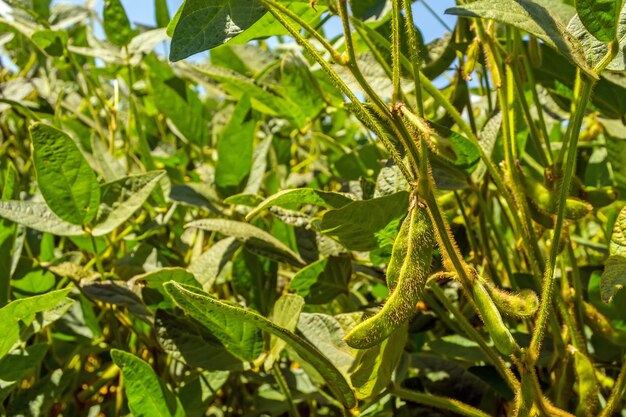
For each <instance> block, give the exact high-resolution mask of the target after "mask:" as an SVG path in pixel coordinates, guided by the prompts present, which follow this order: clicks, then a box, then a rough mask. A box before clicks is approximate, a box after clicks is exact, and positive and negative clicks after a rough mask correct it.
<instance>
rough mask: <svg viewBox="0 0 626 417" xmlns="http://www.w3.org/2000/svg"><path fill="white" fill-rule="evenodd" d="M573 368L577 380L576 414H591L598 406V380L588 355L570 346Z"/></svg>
mask: <svg viewBox="0 0 626 417" xmlns="http://www.w3.org/2000/svg"><path fill="white" fill-rule="evenodd" d="M572 353H573V355H574V369H575V370H576V379H577V380H578V406H577V407H576V415H583V416H589V417H590V416H593V415H595V413H596V410H597V408H598V393H599V390H598V380H597V378H596V371H595V369H594V367H593V363H591V360H590V359H589V357H588V356H587V355H585V354H583V353H582V352H580V351H579V350H576V349H574V348H572Z"/></svg>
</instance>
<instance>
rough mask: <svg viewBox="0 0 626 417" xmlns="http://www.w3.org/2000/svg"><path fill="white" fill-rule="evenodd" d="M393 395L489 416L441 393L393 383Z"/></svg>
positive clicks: (474, 415)
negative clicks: (428, 392)
mask: <svg viewBox="0 0 626 417" xmlns="http://www.w3.org/2000/svg"><path fill="white" fill-rule="evenodd" d="M389 392H390V393H391V395H395V396H396V397H398V398H402V399H403V400H405V401H412V402H415V403H418V404H422V405H426V406H429V407H433V408H439V409H442V410H448V411H452V412H454V413H457V414H460V415H462V416H467V417H489V415H488V414H487V413H484V412H483V411H481V410H479V409H477V408H474V407H472V406H471V405H467V404H465V403H462V402H461V401H458V400H455V399H452V398H447V397H441V396H439V395H433V394H427V393H423V392H417V391H411V390H408V389H405V388H401V387H398V386H396V385H392V386H391V387H389Z"/></svg>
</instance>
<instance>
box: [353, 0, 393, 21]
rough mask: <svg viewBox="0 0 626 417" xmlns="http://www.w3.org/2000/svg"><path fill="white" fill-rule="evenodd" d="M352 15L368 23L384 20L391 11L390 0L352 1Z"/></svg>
mask: <svg viewBox="0 0 626 417" xmlns="http://www.w3.org/2000/svg"><path fill="white" fill-rule="evenodd" d="M350 8H351V9H352V14H353V15H354V16H355V17H357V18H359V19H361V20H363V21H366V22H372V21H373V22H375V21H379V20H381V19H383V18H384V17H385V16H386V15H387V14H388V13H389V12H390V11H391V1H389V0H350Z"/></svg>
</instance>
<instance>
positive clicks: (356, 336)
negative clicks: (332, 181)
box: [344, 204, 435, 349]
mask: <svg viewBox="0 0 626 417" xmlns="http://www.w3.org/2000/svg"><path fill="white" fill-rule="evenodd" d="M405 223H408V226H407V229H408V230H407V231H406V232H407V234H406V237H407V242H406V248H404V243H398V245H396V244H395V243H394V248H393V251H392V253H391V261H390V267H391V265H392V264H393V266H394V269H395V268H398V266H399V268H398V269H397V271H398V272H397V280H395V285H393V290H392V291H391V294H390V295H389V298H387V301H386V302H385V304H384V306H383V307H382V308H381V309H380V311H378V312H377V313H376V314H375V315H373V316H372V317H370V318H368V319H366V320H364V321H363V322H361V323H359V324H358V325H357V326H356V327H354V328H353V329H352V330H351V331H350V332H349V333H348V334H347V335H346V336H345V337H344V341H345V342H346V343H347V344H348V346H350V347H353V348H355V349H368V348H370V347H373V346H376V345H378V344H380V343H381V342H382V341H383V340H385V339H386V338H387V337H389V336H390V335H391V333H393V331H394V330H395V329H397V328H398V327H399V326H401V325H402V324H403V323H405V322H407V321H408V320H410V319H411V317H413V314H414V313H415V311H416V309H415V305H416V304H417V302H418V301H419V300H420V299H421V297H422V292H423V290H424V285H425V284H426V279H427V278H428V273H429V271H430V264H431V261H432V256H433V250H434V246H435V237H434V235H433V226H432V222H431V219H430V216H429V215H428V212H427V210H426V209H425V208H423V207H421V206H420V205H419V204H417V205H415V206H414V207H413V208H412V209H411V212H410V213H409V215H408V216H407V219H405ZM401 248H402V249H401ZM392 284H393V283H392Z"/></svg>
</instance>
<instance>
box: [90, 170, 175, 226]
mask: <svg viewBox="0 0 626 417" xmlns="http://www.w3.org/2000/svg"><path fill="white" fill-rule="evenodd" d="M164 175H165V171H152V172H148V173H147V174H140V175H131V176H128V177H124V178H121V179H119V180H116V181H113V182H109V183H105V184H102V185H101V186H100V195H101V202H100V207H99V208H98V213H97V215H96V219H95V226H94V227H93V229H92V231H91V234H92V235H94V236H101V235H105V234H107V233H110V232H112V231H113V230H115V229H116V228H117V227H118V226H120V225H122V224H123V223H124V222H126V221H127V220H128V219H129V218H130V216H132V215H133V214H134V213H135V212H136V211H137V210H138V209H139V208H140V207H141V206H142V204H143V203H144V202H145V201H146V200H147V199H148V197H149V196H150V193H152V190H154V188H155V187H156V186H157V184H158V183H159V180H160V179H161V178H163V176H164Z"/></svg>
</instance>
